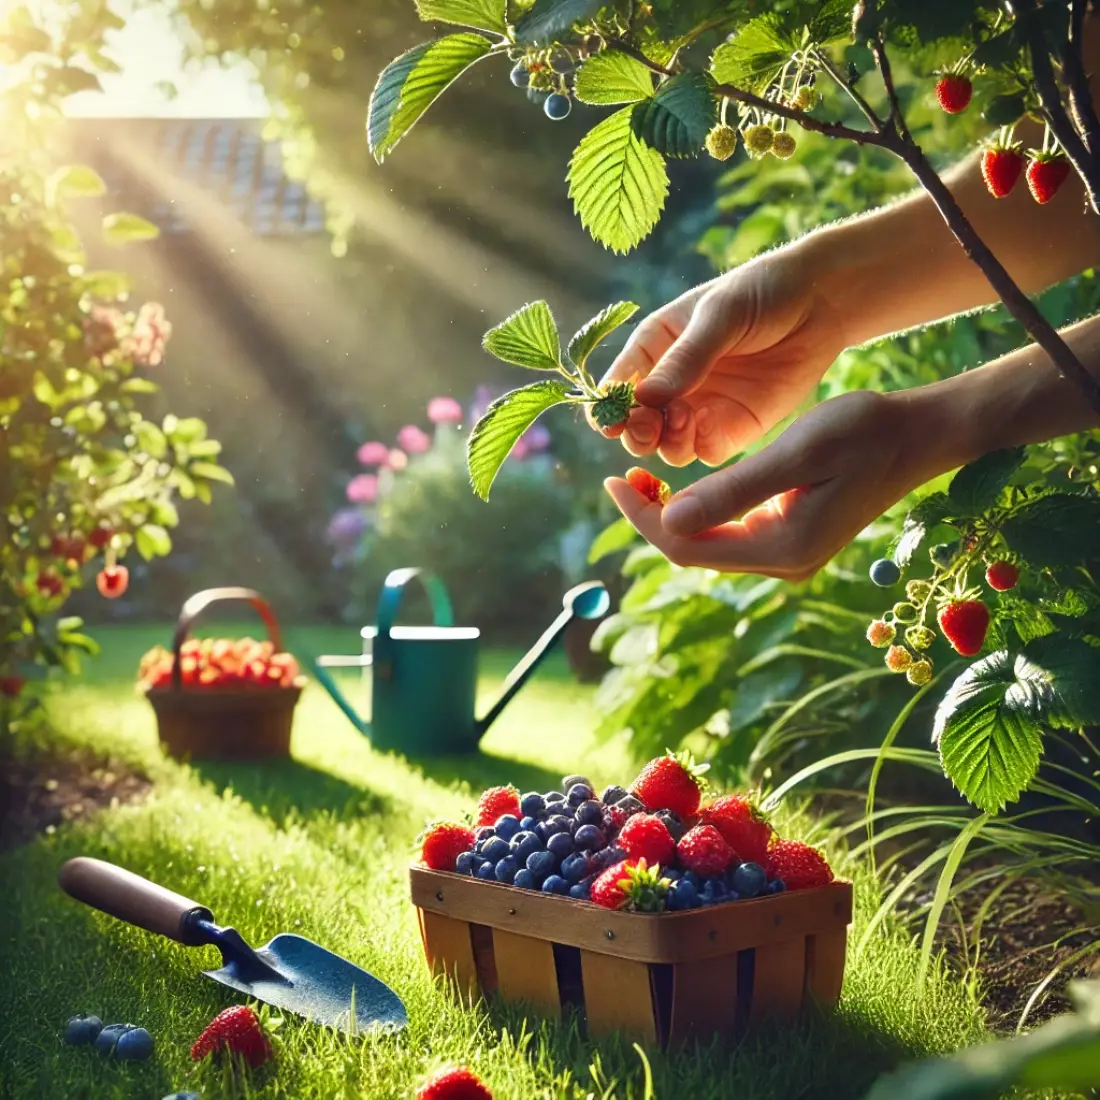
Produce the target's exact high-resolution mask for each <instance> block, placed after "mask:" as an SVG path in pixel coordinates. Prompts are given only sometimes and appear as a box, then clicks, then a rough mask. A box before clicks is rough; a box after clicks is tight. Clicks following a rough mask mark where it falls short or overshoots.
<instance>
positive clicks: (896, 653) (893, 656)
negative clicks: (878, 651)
mask: <svg viewBox="0 0 1100 1100" xmlns="http://www.w3.org/2000/svg"><path fill="white" fill-rule="evenodd" d="M912 663H913V655H912V654H911V653H910V652H909V650H907V649H906V648H905V646H903V645H892V646H891V647H890V648H889V649H888V650H887V651H886V667H887V668H888V669H889V670H890V671H891V672H904V671H905V670H906V669H907V668H908V667H909V666H910V665H911V664H912Z"/></svg>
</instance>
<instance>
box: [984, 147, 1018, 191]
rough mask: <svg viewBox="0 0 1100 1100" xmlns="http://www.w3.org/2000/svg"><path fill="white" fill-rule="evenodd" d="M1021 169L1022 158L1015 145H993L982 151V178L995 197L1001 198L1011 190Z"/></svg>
mask: <svg viewBox="0 0 1100 1100" xmlns="http://www.w3.org/2000/svg"><path fill="white" fill-rule="evenodd" d="M1023 170H1024V158H1023V155H1022V154H1021V153H1020V150H1019V148H1018V147H1017V146H1015V145H1013V146H1008V147H1006V146H1002V145H994V146H991V147H990V148H988V149H986V151H985V152H984V153H982V179H984V180H985V186H986V190H987V191H989V193H990V194H991V195H992V196H993V197H994V198H995V199H1003V198H1004V197H1005V196H1006V195H1008V194H1009V193H1010V192H1011V191H1012V189H1013V188H1014V187H1015V186H1016V181H1017V180H1018V179H1019V178H1020V173H1021V172H1022V171H1023Z"/></svg>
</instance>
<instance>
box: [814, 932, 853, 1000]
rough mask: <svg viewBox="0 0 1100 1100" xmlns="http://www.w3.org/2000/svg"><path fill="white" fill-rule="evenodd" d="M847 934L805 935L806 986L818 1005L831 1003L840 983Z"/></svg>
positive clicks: (836, 996)
mask: <svg viewBox="0 0 1100 1100" xmlns="http://www.w3.org/2000/svg"><path fill="white" fill-rule="evenodd" d="M847 949H848V937H847V936H846V935H845V934H844V933H843V932H818V933H817V934H816V935H813V936H808V937H807V938H806V985H807V987H808V988H809V989H810V991H811V992H812V993H813V995H814V997H815V998H816V999H817V1001H818V1003H819V1004H822V1005H826V1006H828V1005H835V1004H836V1002H837V1001H838V1000H840V988H841V986H842V985H843V984H844V956H845V953H846V951H847Z"/></svg>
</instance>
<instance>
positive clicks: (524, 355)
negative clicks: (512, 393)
mask: <svg viewBox="0 0 1100 1100" xmlns="http://www.w3.org/2000/svg"><path fill="white" fill-rule="evenodd" d="M483 344H484V347H485V350H486V351H488V352H490V353H492V354H493V355H495V356H496V357H497V358H498V359H503V360H504V362H505V363H512V364H513V365H515V366H517V367H529V368H530V369H531V370H557V369H558V367H559V366H560V365H561V340H560V338H559V337H558V326H557V324H556V323H555V321H554V315H553V313H551V312H550V307H549V306H548V305H547V304H546V303H545V302H531V303H530V304H529V305H525V306H523V308H522V309H519V310H517V311H516V312H515V313H513V314H512V316H511V317H508V318H507V319H505V320H504V321H501V323H500V324H499V325H497V326H496V327H495V328H491V329H490V330H489V331H488V332H487V333H486V334H485V339H484V341H483Z"/></svg>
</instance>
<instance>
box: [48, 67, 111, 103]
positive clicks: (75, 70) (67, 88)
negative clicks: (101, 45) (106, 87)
mask: <svg viewBox="0 0 1100 1100" xmlns="http://www.w3.org/2000/svg"><path fill="white" fill-rule="evenodd" d="M41 79H42V88H43V90H44V91H45V93H46V95H47V96H61V97H64V96H70V95H76V94H77V93H78V92H101V91H103V85H102V84H100V82H99V77H98V76H96V74H95V73H90V72H88V70H87V69H84V68H81V66H79V65H55V66H53V67H51V68H49V69H46V71H45V72H44V73H43V75H42V78H41Z"/></svg>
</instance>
